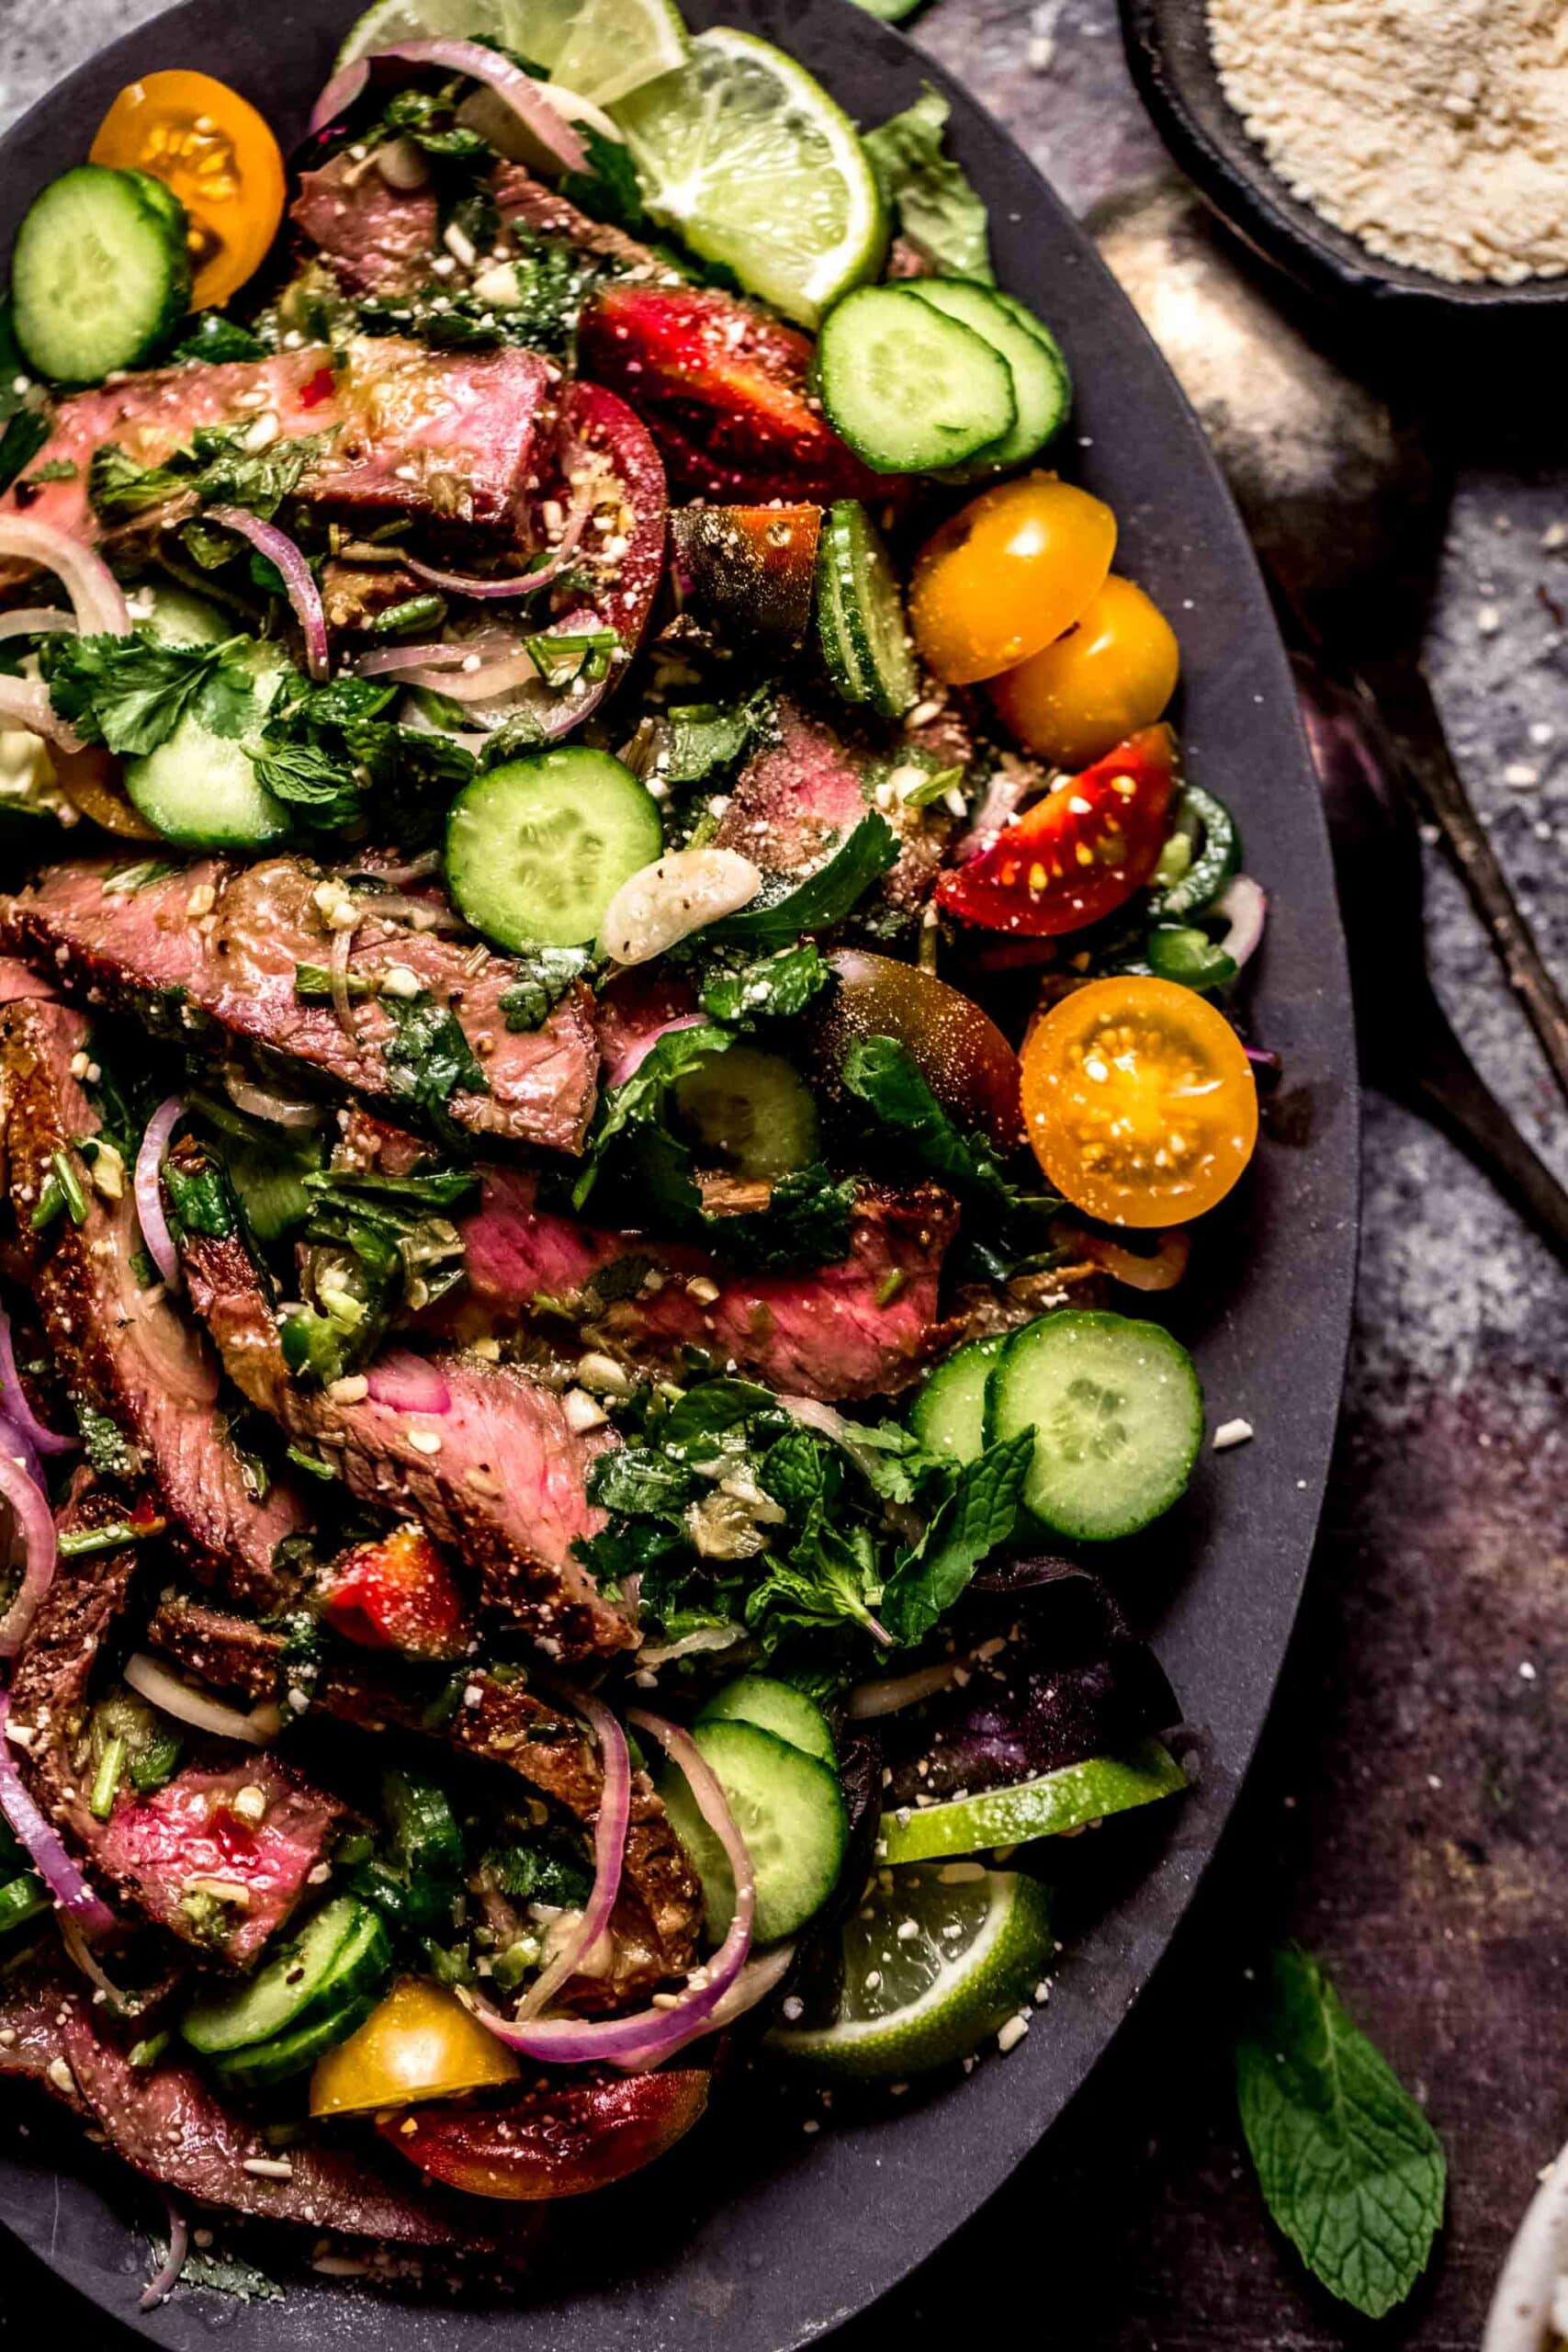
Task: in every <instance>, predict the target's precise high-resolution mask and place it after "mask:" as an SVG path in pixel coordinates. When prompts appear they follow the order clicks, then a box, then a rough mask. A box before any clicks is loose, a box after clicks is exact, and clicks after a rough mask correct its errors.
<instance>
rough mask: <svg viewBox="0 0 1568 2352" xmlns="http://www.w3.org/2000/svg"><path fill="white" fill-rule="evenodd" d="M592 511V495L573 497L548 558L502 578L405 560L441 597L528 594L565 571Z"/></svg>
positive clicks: (487, 597) (485, 599) (488, 597)
mask: <svg viewBox="0 0 1568 2352" xmlns="http://www.w3.org/2000/svg"><path fill="white" fill-rule="evenodd" d="M569 465H570V460H569ZM592 512H593V502H592V499H591V498H584V497H577V498H574V499H573V500H572V502H571V511H570V514H569V515H568V516H567V518H566V527H565V528H564V529H563V531H562V532H561V535H560V537H559V538H558V540H557V541H556V543H555V545H554V547H553V548H551V549H550V551H549V561H548V562H547V563H542V564H540V565H539V566H538V567H537V569H536V570H535V571H517V572H509V573H508V574H507V576H506V578H505V579H503V580H496V579H483V578H475V577H474V576H473V575H472V574H471V573H468V572H465V571H436V569H435V567H434V565H433V564H428V563H421V562H420V561H419V560H418V558H417V557H416V556H412V555H411V556H409V557H408V558H407V559H406V560H407V563H408V568H409V570H410V571H412V573H413V575H414V577H415V578H416V579H417V580H423V582H425V584H426V586H427V587H431V588H439V589H440V591H441V593H442V594H443V595H444V596H469V597H473V598H476V599H478V600H479V601H480V602H488V601H490V600H491V599H493V598H496V597H502V596H531V595H532V594H533V593H534V591H535V589H536V588H547V587H548V586H549V584H550V582H552V581H553V580H556V579H558V578H559V576H560V574H561V573H562V572H563V571H565V570H566V567H567V565H568V564H569V563H570V561H571V559H572V557H573V556H574V555H575V554H576V552H577V549H578V545H579V543H580V541H581V537H582V534H583V532H584V531H585V530H586V529H587V528H588V518H589V516H590V515H592Z"/></svg>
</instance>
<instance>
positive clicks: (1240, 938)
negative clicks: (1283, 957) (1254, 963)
mask: <svg viewBox="0 0 1568 2352" xmlns="http://www.w3.org/2000/svg"><path fill="white" fill-rule="evenodd" d="M1209 911H1210V913H1211V914H1214V915H1219V916H1222V917H1223V918H1224V921H1225V922H1226V923H1227V924H1228V925H1229V926H1230V927H1229V929H1228V930H1227V931H1226V933H1225V935H1224V938H1223V939H1222V940H1221V941H1220V943H1219V945H1220V952H1221V954H1222V955H1225V956H1229V957H1230V958H1231V961H1232V962H1233V963H1234V964H1235V967H1236V970H1237V971H1238V972H1239V971H1240V970H1241V968H1242V967H1243V965H1244V964H1246V963H1247V962H1249V961H1250V959H1251V958H1252V956H1255V955H1256V954H1257V952H1258V944H1259V942H1260V941H1261V939H1262V937H1263V926H1264V923H1265V922H1267V920H1268V915H1269V900H1268V899H1267V898H1266V897H1265V895H1264V893H1263V890H1262V888H1261V887H1260V886H1259V885H1258V883H1256V882H1255V881H1254V880H1253V878H1252V876H1251V875H1250V874H1237V875H1234V876H1232V878H1231V879H1230V881H1229V882H1227V883H1226V885H1225V887H1224V890H1223V891H1222V892H1221V894H1220V896H1219V897H1218V898H1217V899H1215V900H1214V903H1213V906H1212V907H1211V908H1210V910H1209Z"/></svg>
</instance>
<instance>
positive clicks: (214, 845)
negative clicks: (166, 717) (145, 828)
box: [125, 639, 294, 849]
mask: <svg viewBox="0 0 1568 2352" xmlns="http://www.w3.org/2000/svg"><path fill="white" fill-rule="evenodd" d="M186 642H187V643H188V642H189V640H188V639H187V640H186ZM282 681H283V673H282V671H281V669H279V668H278V667H277V666H276V663H272V664H269V666H266V667H261V666H259V665H258V667H257V669H256V672H255V694H256V700H257V701H258V703H260V705H261V707H262V708H263V709H264V710H265V707H266V706H267V704H268V703H269V702H271V700H272V698H273V696H274V695H276V692H277V690H278V687H279V685H280V684H282ZM125 788H126V791H127V792H128V793H129V794H130V799H131V801H132V803H133V805H134V806H135V807H136V808H137V809H139V810H140V812H141V815H142V816H143V817H145V818H146V820H147V822H148V823H149V824H150V825H153V826H155V827H156V828H157V830H158V831H159V832H160V833H162V835H163V836H164V840H165V841H167V842H176V843H177V844H178V845H179V847H180V848H181V849H266V848H268V847H270V846H271V844H272V843H273V842H281V841H287V840H288V837H289V835H290V834H291V833H292V832H293V831H294V820H293V819H292V817H291V816H290V815H289V813H288V809H287V808H286V807H285V806H284V804H283V802H282V801H281V800H278V799H276V798H275V797H274V796H273V794H271V793H270V792H269V791H268V790H267V788H266V786H265V785H264V784H263V783H262V781H261V778H260V777H259V776H258V775H257V774H256V771H255V766H254V762H253V761H252V760H251V758H250V757H249V755H248V753H247V752H246V751H245V749H244V746H243V744H242V743H241V742H240V741H239V740H238V739H237V738H236V737H234V736H232V735H215V734H214V733H213V731H212V729H211V728H210V727H205V726H203V724H202V722H201V720H200V719H199V718H196V717H195V716H194V714H191V713H188V712H187V714H186V717H185V718H182V719H181V720H180V723H179V725H178V726H177V727H176V728H175V731H174V733H173V734H172V735H171V736H170V737H169V740H168V741H167V742H166V743H160V744H159V746H158V748H157V750H156V751H155V752H148V753H147V755H146V757H145V758H144V759H140V760H127V762H126V763H125Z"/></svg>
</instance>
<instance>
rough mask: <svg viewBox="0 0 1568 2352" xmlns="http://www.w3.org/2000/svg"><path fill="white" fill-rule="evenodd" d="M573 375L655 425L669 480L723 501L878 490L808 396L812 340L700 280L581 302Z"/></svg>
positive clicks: (884, 487)
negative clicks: (606, 388)
mask: <svg viewBox="0 0 1568 2352" xmlns="http://www.w3.org/2000/svg"><path fill="white" fill-rule="evenodd" d="M578 354H579V359H580V362H581V368H582V370H583V373H584V375H586V376H590V377H592V379H594V381H595V382H598V383H604V384H610V385H613V386H614V388H615V390H616V391H618V392H619V393H620V395H621V397H622V399H623V400H626V401H629V402H630V403H631V405H632V407H633V408H635V409H636V410H637V413H638V414H639V415H640V416H641V417H643V418H644V419H645V420H646V422H647V423H648V424H649V426H650V427H651V429H652V431H653V432H654V434H655V435H656V436H657V438H658V441H659V445H660V448H661V449H662V450H663V453H664V458H665V462H666V463H667V465H668V466H669V468H670V472H671V479H672V480H673V481H674V482H675V484H676V486H677V488H678V489H680V490H682V491H685V492H690V493H692V494H693V495H694V496H696V497H699V498H711V499H716V500H721V501H726V502H746V501H749V500H752V501H755V503H758V504H762V503H766V501H767V500H769V499H770V498H789V497H795V498H804V499H812V500H815V501H817V502H818V503H826V502H827V501H829V500H831V499H834V498H855V497H870V498H878V499H882V500H884V501H885V500H886V498H887V496H888V494H889V489H890V486H892V487H896V485H892V484H891V483H890V478H889V477H887V476H884V475H878V474H871V473H868V472H867V470H866V469H865V468H864V467H863V465H862V464H861V462H860V460H859V459H858V458H855V457H854V456H852V453H851V452H850V451H849V450H848V449H847V448H846V447H844V444H843V443H842V442H841V441H840V438H839V436H838V435H837V434H836V433H835V432H834V431H833V429H832V427H831V426H830V425H829V424H828V422H827V420H826V418H825V417H824V416H823V415H822V413H821V411H820V410H819V409H818V408H817V407H816V406H815V405H814V403H813V402H812V401H811V399H810V398H809V395H808V393H807V371H808V369H809V368H810V365H811V356H812V347H811V345H810V342H809V341H808V340H807V337H806V336H805V335H803V334H797V333H796V331H795V328H794V327H786V326H784V325H781V324H780V322H778V321H777V320H776V319H770V318H767V317H765V316H764V315H763V313H762V312H761V311H753V310H751V309H750V307H749V306H748V305H747V304H746V303H744V302H737V301H735V300H732V298H731V297H730V296H729V295H728V294H718V293H715V292H713V291H711V290H709V289H705V288H701V287H686V286H628V285H621V286H606V287H603V288H601V289H600V290H599V292H598V293H597V294H596V295H595V296H594V297H593V299H592V301H591V302H590V303H589V305H588V307H587V309H586V310H585V311H583V313H582V323H581V327H580V329H579V331H578Z"/></svg>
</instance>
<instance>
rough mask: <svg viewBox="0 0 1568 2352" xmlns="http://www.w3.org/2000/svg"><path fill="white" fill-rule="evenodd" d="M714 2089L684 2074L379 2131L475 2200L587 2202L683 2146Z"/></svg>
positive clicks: (391, 2121)
mask: <svg viewBox="0 0 1568 2352" xmlns="http://www.w3.org/2000/svg"><path fill="white" fill-rule="evenodd" d="M708 2082H709V2077H708V2075H706V2073H705V2071H704V2070H703V2069H702V2068H701V2067H697V2066H680V2067H675V2068H673V2069H672V2070H671V2072H669V2073H667V2074H662V2075H625V2076H623V2077H621V2078H620V2079H618V2080H616V2081H614V2082H602V2083H562V2084H559V2085H552V2086H550V2087H549V2088H547V2089H543V2090H527V2091H520V2092H518V2093H517V2094H516V2096H515V2097H514V2098H509V2099H505V2100H503V2101H501V2102H500V2103H498V2104H487V2105H485V2106H483V2107H422V2108H420V2109H417V2110H416V2111H414V2112H412V2113H411V2114H408V2115H393V2116H389V2117H388V2118H387V2119H386V2120H385V2121H384V2122H382V2123H379V2124H378V2126H377V2129H378V2131H379V2132H380V2134H381V2136H382V2138H383V2139H384V2140H386V2141H387V2142H388V2143H389V2145H390V2146H392V2147H394V2148H396V2149H397V2151H398V2153H399V2154H400V2155H404V2156H407V2157H408V2158H409V2160H410V2162H411V2163H412V2164H416V2165H418V2166H419V2168H420V2170H421V2171H422V2172H423V2173H428V2174H429V2176H430V2177H431V2178H432V2179H433V2180H438V2181H440V2182H442V2183H443V2184H444V2186H445V2187H446V2188H460V2189H463V2190H464V2191H466V2192H467V2194H468V2196H470V2197H504V2198H510V2199H513V2200H515V2201H518V2202H527V2203H533V2202H536V2201H537V2200H539V2199H544V2198H550V2197H583V2196H586V2195H587V2194H588V2192H589V2191H590V2190H591V2189H595V2188H608V2187H609V2186H610V2183H611V2182H612V2181H615V2180H625V2179H626V2177H627V2175H628V2174H630V2173H634V2172H640V2171H641V2170H642V2168H643V2166H644V2165H650V2164H652V2163H653V2162H654V2161H655V2160H656V2159H657V2158H658V2157H660V2156H661V2155H663V2154H665V2153H666V2151H667V2150H669V2149H671V2148H672V2147H673V2146H674V2145H675V2143H676V2141H677V2140H681V2139H683V2138H684V2137H685V2135H686V2133H687V2132H688V2131H690V2130H691V2128H692V2126H693V2124H694V2123H695V2122H696V2121H697V2120H698V2119H699V2118H700V2117H701V2115H702V2113H703V2110H704V2109H705V2107H706V2105H707V2103H708Z"/></svg>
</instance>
